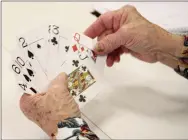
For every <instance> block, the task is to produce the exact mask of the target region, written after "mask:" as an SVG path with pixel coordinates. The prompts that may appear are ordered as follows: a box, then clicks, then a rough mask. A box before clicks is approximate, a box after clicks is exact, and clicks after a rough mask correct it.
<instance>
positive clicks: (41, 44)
mask: <svg viewBox="0 0 188 140" xmlns="http://www.w3.org/2000/svg"><path fill="white" fill-rule="evenodd" d="M47 27H48V26H47V25H44V26H43V27H39V28H37V29H35V30H32V31H30V32H27V33H25V34H22V35H20V36H18V37H17V40H18V45H19V47H20V48H22V49H23V51H24V54H25V56H27V57H28V59H29V60H31V61H32V60H36V61H38V63H39V64H40V66H41V68H42V70H43V71H44V72H45V73H47V70H46V69H47V66H46V65H47V59H46V57H47V55H48V41H47V39H48V38H49V35H48V28H47Z"/></svg>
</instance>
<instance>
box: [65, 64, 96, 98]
mask: <svg viewBox="0 0 188 140" xmlns="http://www.w3.org/2000/svg"><path fill="white" fill-rule="evenodd" d="M95 82H96V80H95V78H94V77H93V75H92V74H91V72H90V71H89V70H88V69H87V67H86V66H85V65H81V66H80V67H78V68H77V69H75V70H74V71H73V72H71V73H70V74H69V75H68V89H69V92H70V94H71V95H72V96H73V97H74V96H78V95H79V94H80V93H82V92H83V91H84V90H86V89H87V88H89V87H90V86H91V85H92V84H94V83H95Z"/></svg>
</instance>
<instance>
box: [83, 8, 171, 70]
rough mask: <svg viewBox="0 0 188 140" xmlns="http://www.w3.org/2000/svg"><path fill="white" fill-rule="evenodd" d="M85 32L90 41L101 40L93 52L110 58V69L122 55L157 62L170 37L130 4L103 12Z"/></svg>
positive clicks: (108, 59) (108, 63)
mask: <svg viewBox="0 0 188 140" xmlns="http://www.w3.org/2000/svg"><path fill="white" fill-rule="evenodd" d="M84 33H85V35H87V36H89V37H90V38H95V37H98V44H97V45H96V48H95V49H94V51H95V52H96V54H98V55H108V57H107V60H106V63H107V66H112V65H113V64H114V62H119V61H120V55H122V54H125V53H130V54H131V55H132V56H134V57H136V58H138V59H139V60H142V61H145V62H149V63H155V62H157V61H158V59H159V58H158V57H161V55H163V54H162V53H161V52H162V49H163V47H164V46H163V44H162V43H164V40H165V39H166V38H170V37H171V35H170V34H169V33H168V32H167V31H165V30H164V29H162V28H160V27H159V26H157V25H155V24H153V23H151V22H149V21H148V20H147V19H145V18H144V17H143V16H142V15H141V14H140V13H139V12H138V11H137V10H136V8H135V7H133V6H130V5H127V6H124V7H122V8H120V9H118V10H115V11H110V12H107V13H104V14H103V15H101V16H100V17H99V18H98V19H97V20H96V21H95V22H94V23H93V24H92V25H91V26H89V27H88V28H87V29H86V31H85V32H84Z"/></svg>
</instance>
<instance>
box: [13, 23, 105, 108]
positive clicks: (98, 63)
mask: <svg viewBox="0 0 188 140" xmlns="http://www.w3.org/2000/svg"><path fill="white" fill-rule="evenodd" d="M17 42H18V48H17V50H15V51H14V53H13V54H12V62H11V64H10V68H11V70H12V71H13V72H14V73H15V76H16V78H17V81H18V86H19V87H20V89H21V90H22V92H23V93H30V94H37V93H40V92H45V91H46V90H47V88H48V85H49V83H50V82H51V80H53V79H54V78H55V77H56V76H57V75H58V74H59V73H61V72H65V73H66V74H67V75H68V89H69V91H70V94H71V95H72V96H73V97H74V98H75V100H76V102H77V103H78V104H79V106H80V107H83V106H84V105H85V104H86V103H88V102H89V101H90V100H92V99H93V97H95V96H96V95H97V94H98V93H99V92H100V90H101V89H102V80H101V78H102V76H103V70H104V66H105V57H99V56H96V55H95V54H94V52H93V51H92V48H93V47H94V41H93V40H92V39H91V38H89V37H87V36H85V35H83V34H81V33H78V32H74V31H71V30H69V29H66V28H60V26H58V25H44V26H42V27H40V28H38V29H36V30H33V31H31V32H28V33H26V34H23V35H21V36H19V37H18V38H17Z"/></svg>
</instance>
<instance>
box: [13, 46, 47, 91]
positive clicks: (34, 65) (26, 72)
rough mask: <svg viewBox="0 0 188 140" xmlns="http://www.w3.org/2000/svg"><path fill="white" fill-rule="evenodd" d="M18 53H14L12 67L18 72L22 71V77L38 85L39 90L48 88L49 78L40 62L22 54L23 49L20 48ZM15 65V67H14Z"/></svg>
mask: <svg viewBox="0 0 188 140" xmlns="http://www.w3.org/2000/svg"><path fill="white" fill-rule="evenodd" d="M17 52H19V53H16V52H14V54H12V60H13V62H14V63H13V64H12V69H13V70H14V72H16V73H18V74H19V73H20V74H19V76H20V75H21V77H22V79H24V81H25V82H26V83H27V84H33V85H35V86H36V87H37V91H40V92H42V91H45V90H46V89H47V86H48V83H49V80H48V78H47V76H46V75H45V73H44V72H43V70H42V68H41V66H40V64H39V63H38V62H37V61H36V60H32V61H31V60H29V59H28V57H27V56H25V55H24V54H22V52H23V50H21V49H18V50H17ZM20 54H22V55H21V56H20ZM13 66H14V68H13Z"/></svg>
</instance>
